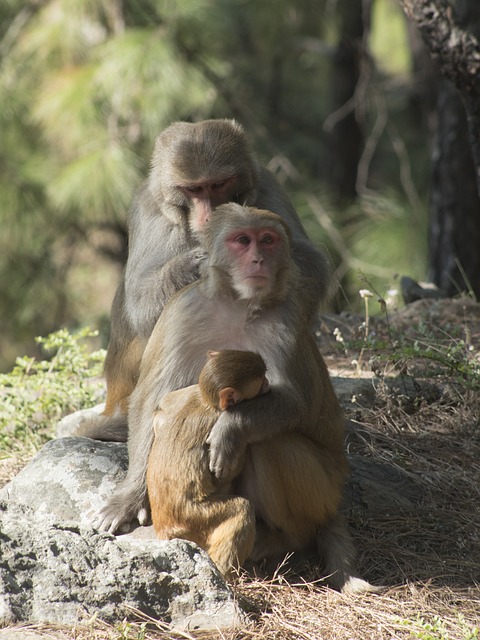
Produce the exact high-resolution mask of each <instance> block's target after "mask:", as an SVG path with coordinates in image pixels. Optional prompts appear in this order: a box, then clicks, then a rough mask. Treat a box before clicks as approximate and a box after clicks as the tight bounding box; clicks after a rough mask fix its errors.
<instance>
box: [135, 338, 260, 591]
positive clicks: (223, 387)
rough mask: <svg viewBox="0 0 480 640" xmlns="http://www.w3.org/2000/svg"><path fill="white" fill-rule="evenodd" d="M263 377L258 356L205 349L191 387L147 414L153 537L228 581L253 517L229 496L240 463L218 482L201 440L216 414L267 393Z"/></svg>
mask: <svg viewBox="0 0 480 640" xmlns="http://www.w3.org/2000/svg"><path fill="white" fill-rule="evenodd" d="M265 371H266V367H265V363H264V361H263V359H262V357H261V356H260V355H258V354H257V353H253V352H251V351H231V350H225V351H210V352H209V353H208V360H207V363H206V364H205V366H204V367H203V369H202V371H201V373H200V377H199V382H198V384H195V385H192V386H190V387H186V388H184V389H179V390H178V391H172V392H171V393H168V394H167V395H166V396H165V397H164V398H162V400H161V403H160V410H159V411H157V412H156V413H155V416H154V431H155V440H154V443H153V447H152V450H151V453H150V457H149V460H148V468H147V489H148V496H149V500H150V506H151V510H152V520H153V525H154V527H155V531H156V533H157V535H158V536H159V538H162V539H171V538H183V539H185V540H191V541H192V542H196V543H197V544H198V545H199V546H200V547H202V548H203V549H205V550H206V551H207V552H208V554H209V555H210V557H211V558H212V560H213V561H214V562H215V564H216V565H217V566H218V568H219V569H220V571H221V572H222V574H223V575H224V576H225V577H226V578H227V579H231V578H232V575H233V574H234V573H235V571H236V570H238V568H239V567H240V566H241V565H242V564H243V562H244V561H245V560H246V559H247V557H248V556H249V555H250V553H251V551H252V549H253V545H254V540H255V514H254V510H253V507H252V506H251V504H250V502H249V501H248V500H246V499H245V498H241V497H239V496H233V495H231V487H230V484H231V481H232V480H233V477H235V476H236V475H238V474H239V473H240V472H241V467H242V466H243V465H242V464H241V461H240V464H239V468H238V469H236V470H234V472H233V475H232V477H230V478H224V479H222V480H218V479H217V478H216V477H215V475H214V474H213V473H212V472H211V471H210V469H209V451H208V445H207V444H206V440H207V437H208V435H209V434H210V431H211V429H212V427H213V425H214V424H215V423H216V421H217V419H218V417H219V415H220V413H221V412H222V411H228V410H229V409H230V408H231V407H234V406H235V405H237V404H238V403H239V402H241V401H242V400H251V399H253V398H255V397H256V396H258V395H262V394H264V393H266V392H267V391H268V388H269V385H268V381H267V379H266V377H265Z"/></svg>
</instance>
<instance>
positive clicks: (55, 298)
mask: <svg viewBox="0 0 480 640" xmlns="http://www.w3.org/2000/svg"><path fill="white" fill-rule="evenodd" d="M459 1H460V0H459ZM464 1H465V2H466V1H467V0H464ZM469 1H470V3H475V2H476V0H469ZM467 4H468V3H467ZM465 20H466V22H467V23H468V17H466V18H465ZM438 78H439V74H438V71H437V70H436V68H435V66H434V64H433V63H432V61H431V58H430V56H429V55H428V53H427V52H426V48H425V47H424V45H423V44H422V43H421V41H420V38H419V36H418V34H417V33H416V32H415V30H414V29H413V28H411V26H409V25H408V24H407V21H406V19H405V17H404V15H403V13H402V10H401V8H400V5H399V4H398V3H397V2H396V1H395V0H374V1H370V0H262V1H261V2H258V1H256V0H30V1H29V2H28V1H27V2H25V1H20V0H4V2H2V3H1V5H0V104H1V105H2V109H1V110H0V136H1V145H0V221H1V229H2V233H1V235H0V326H1V334H0V354H1V356H0V368H2V369H6V368H9V367H10V366H11V364H12V362H13V360H14V358H15V356H16V355H18V354H19V353H32V352H33V351H34V349H35V343H34V342H33V337H34V336H36V335H45V334H46V333H48V332H50V331H53V330H55V329H57V328H59V327H61V326H69V327H75V326H83V325H85V324H89V325H90V326H93V327H98V328H100V330H101V333H102V335H103V341H104V344H106V342H107V340H108V315H109V310H110V304H111V301H112V298H113V293H114V290H115V287H116V284H117V282H118V276H119V273H120V270H121V269H122V266H123V264H124V261H125V258H126V233H125V232H126V228H125V221H126V213H127V210H128V206H129V204H130V201H131V198H132V195H133V192H134V190H135V188H136V187H137V186H138V185H139V183H140V181H141V180H142V177H143V176H144V175H145V174H146V173H147V171H148V163H149V158H150V155H151V151H152V148H153V142H154V138H155V136H156V135H157V134H158V133H159V132H160V131H161V130H162V129H163V128H164V127H165V126H167V125H168V124H169V123H170V122H172V121H174V120H201V119H204V118H216V117H235V118H237V119H238V120H239V121H241V122H242V124H243V125H244V126H245V127H246V129H247V130H248V131H249V133H250V134H251V136H252V137H253V139H254V146H255V148H256V150H257V152H258V155H259V157H260V159H261V160H262V161H263V162H265V163H266V164H267V165H268V166H269V168H270V169H271V170H272V171H274V172H275V173H276V175H277V177H278V179H279V180H280V181H281V182H282V183H284V185H285V187H286V188H287V190H288V192H289V193H290V195H291V197H292V199H293V201H294V203H295V205H296V207H297V210H298V211H299V214H300V215H301V217H302V219H303V222H304V224H305V226H306V228H307V230H308V232H309V234H310V236H311V237H312V239H314V240H315V241H317V242H319V243H320V242H323V243H324V244H326V245H327V247H328V248H329V250H330V252H331V254H332V258H333V260H334V262H335V264H336V265H337V268H338V275H339V277H340V278H341V281H342V285H343V286H342V292H343V293H342V295H341V296H340V298H339V300H338V302H337V304H338V306H339V307H343V306H348V305H352V304H353V305H354V304H355V296H356V294H357V291H358V288H360V287H361V286H362V285H361V284H359V280H358V278H359V272H361V273H362V274H363V276H364V277H366V278H367V279H368V281H369V282H371V283H372V286H374V287H375V288H376V289H378V291H379V292H380V293H381V294H385V292H386V290H388V289H389V288H390V287H391V285H392V283H394V278H395V275H396V274H398V273H407V274H408V275H410V276H412V277H414V278H422V277H424V276H425V275H426V273H427V220H428V216H427V212H428V193H429V184H430V173H431V168H430V166H431V165H430V158H431V147H432V140H433V135H434V132H435V130H436V128H437V122H438V121H439V118H438V113H439V111H438V110H437V107H436V103H437V94H438ZM464 146H468V143H467V142H465V143H464ZM472 197H473V196H472ZM478 293H479V292H478V291H477V294H478Z"/></svg>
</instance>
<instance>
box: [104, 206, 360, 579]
mask: <svg viewBox="0 0 480 640" xmlns="http://www.w3.org/2000/svg"><path fill="white" fill-rule="evenodd" d="M289 235H290V231H289V225H288V224H287V223H286V222H285V221H284V220H283V219H282V218H280V217H279V216H277V215H275V214H274V213H271V212H268V211H259V210H257V209H254V208H249V207H242V206H240V205H238V204H227V205H222V206H220V207H218V208H217V209H216V210H214V211H213V212H212V213H211V214H210V218H209V221H208V222H207V223H206V224H205V225H204V227H203V232H202V246H203V247H204V249H205V250H206V251H207V254H208V257H207V258H206V260H205V262H204V265H203V268H202V272H203V276H202V279H201V280H200V281H198V282H195V283H194V284H192V285H190V286H189V287H186V288H184V289H183V290H182V291H180V292H179V293H178V294H177V295H176V296H175V297H174V298H173V299H172V300H171V301H170V303H169V304H168V305H167V306H166V308H165V309H164V311H163V313H162V315H161V316H160V320H159V321H158V323H157V324H156V326H155V329H154V331H153V333H152V335H151V337H150V340H149V342H148V345H147V348H146V350H145V353H144V357H143V360H142V365H141V371H140V378H139V382H138V385H137V387H136V389H135V391H134V392H133V394H132V396H131V402H130V408H129V423H130V433H129V439H128V451H129V469H128V473H127V476H126V478H125V480H124V481H123V483H122V484H121V485H120V486H119V487H118V488H117V490H116V491H115V493H114V494H113V496H112V497H111V499H110V501H109V503H108V504H107V505H106V506H105V507H104V508H103V509H102V510H101V511H100V512H99V513H98V514H97V518H96V521H95V524H96V525H97V526H98V527H99V528H103V529H108V530H109V531H111V532H114V531H116V530H117V529H118V528H119V527H120V526H121V525H122V524H123V523H126V522H129V521H131V520H132V519H133V518H135V517H137V518H138V519H139V521H140V522H141V523H142V522H145V521H146V519H147V508H148V504H147V499H146V498H147V494H146V481H145V476H146V467H147V460H148V456H149V453H150V449H151V444H152V437H153V423H154V418H155V415H156V412H157V411H158V409H159V407H160V406H161V402H162V398H164V396H165V395H166V394H167V393H169V392H170V391H173V390H175V389H180V388H183V387H185V386H188V385H190V384H193V383H194V382H195V381H196V380H197V378H198V375H199V373H200V371H201V369H202V367H203V366H204V364H205V360H206V355H205V354H206V352H207V351H208V350H211V349H213V350H222V349H226V348H227V349H241V350H249V351H256V352H258V353H259V354H260V355H261V356H262V357H263V359H264V361H265V363H266V365H267V368H268V376H269V381H270V393H269V394H268V395H265V396H261V397H259V398H256V399H255V400H246V401H245V402H242V403H240V404H239V405H238V406H236V407H233V408H232V409H231V410H230V411H224V412H223V413H221V415H220V417H219V418H218V420H217V421H216V423H215V425H214V426H213V428H212V430H211V432H210V435H209V437H208V439H207V442H208V444H209V446H210V450H209V457H210V458H209V459H210V470H211V471H212V472H213V473H214V474H215V476H216V477H217V478H218V479H219V480H220V481H222V480H228V479H230V478H231V477H232V474H233V473H234V471H235V470H236V469H237V468H238V465H239V463H240V461H241V460H242V458H243V457H244V456H246V462H245V466H244V469H243V472H242V475H241V479H240V483H239V486H240V493H241V495H242V496H243V497H245V498H247V499H248V500H250V502H251V504H252V505H253V506H254V509H255V513H256V517H257V522H259V523H260V524H261V526H260V527H259V532H258V536H259V539H258V541H257V543H256V547H257V551H258V553H257V551H256V552H254V555H255V557H256V558H258V557H259V556H267V555H270V554H272V553H274V554H280V553H285V552H289V551H294V550H297V549H303V548H306V547H309V546H310V545H311V544H312V543H313V542H315V539H316V540H317V543H318V546H319V549H320V551H321V552H322V553H323V556H324V559H325V565H326V569H327V571H328V572H329V573H332V574H333V575H332V582H333V583H334V584H335V585H336V586H337V587H340V588H344V589H345V590H362V589H364V588H366V587H365V585H366V584H367V583H365V582H363V581H361V580H359V579H358V580H357V579H356V578H353V577H352V568H351V561H352V555H353V554H352V545H351V542H350V538H349V536H348V533H347V531H346V529H345V528H344V527H343V524H342V521H341V520H340V519H339V517H338V506H339V503H340V498H341V494H342V488H343V484H344V479H345V475H346V471H347V463H346V459H345V454H344V448H343V416H342V412H341V410H340V407H339V404H338V401H337V399H336V397H335V394H334V391H333V388H332V385H331V382H330V379H329V376H328V372H327V369H326V366H325V363H324V362H323V359H322V357H321V356H320V354H319V352H318V349H317V347H316V345H315V343H314V341H313V338H312V336H311V334H310V326H309V320H310V318H309V316H308V314H306V313H305V307H304V305H303V300H302V297H303V296H302V289H303V287H302V276H301V275H300V273H299V269H298V267H297V266H296V265H295V262H294V261H293V260H292V258H291V255H290V242H289ZM262 537H263V540H262Z"/></svg>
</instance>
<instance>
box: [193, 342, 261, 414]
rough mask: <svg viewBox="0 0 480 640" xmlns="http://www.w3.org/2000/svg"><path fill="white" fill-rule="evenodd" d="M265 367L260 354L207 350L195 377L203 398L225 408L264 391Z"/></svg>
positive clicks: (219, 407)
mask: <svg viewBox="0 0 480 640" xmlns="http://www.w3.org/2000/svg"><path fill="white" fill-rule="evenodd" d="M266 370H267V367H266V365H265V362H264V361H263V358H262V356H260V355H259V354H258V353H254V352H253V351H235V350H230V349H226V350H223V351H209V352H208V360H207V363H206V365H205V366H204V367H203V369H202V371H201V373H200V377H199V380H198V383H199V385H200V393H201V395H202V398H203V401H204V402H205V404H207V405H208V406H209V407H212V408H214V409H219V410H220V411H225V410H226V409H229V408H231V407H234V406H235V405H236V404H238V403H239V402H241V401H242V400H251V399H252V398H256V397H257V396H259V395H262V394H264V393H267V391H268V389H269V384H268V380H267V378H266V377H265V373H266Z"/></svg>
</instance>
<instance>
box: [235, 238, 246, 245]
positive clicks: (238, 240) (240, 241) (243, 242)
mask: <svg viewBox="0 0 480 640" xmlns="http://www.w3.org/2000/svg"><path fill="white" fill-rule="evenodd" d="M235 240H236V242H238V243H240V244H244V245H247V244H250V238H249V237H248V236H237V237H236V238H235Z"/></svg>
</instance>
